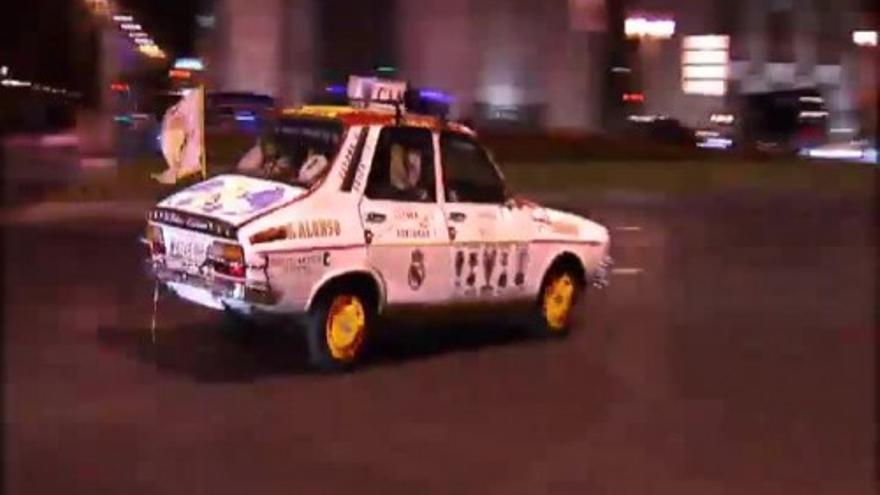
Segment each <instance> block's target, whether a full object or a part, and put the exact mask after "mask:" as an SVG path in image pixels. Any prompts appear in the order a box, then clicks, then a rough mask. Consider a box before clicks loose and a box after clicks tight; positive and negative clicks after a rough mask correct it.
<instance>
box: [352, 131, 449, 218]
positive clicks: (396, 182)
mask: <svg viewBox="0 0 880 495" xmlns="http://www.w3.org/2000/svg"><path fill="white" fill-rule="evenodd" d="M364 194H365V196H366V197H368V198H370V199H385V200H392V201H413V202H432V201H435V200H436V194H435V178H434V145H433V142H432V140H431V131H429V130H428V129H422V128H415V127H386V128H384V129H382V132H381V133H379V141H378V143H377V144H376V153H375V154H374V156H373V164H372V166H371V167H370V176H369V177H368V178H367V189H366V191H365V192H364Z"/></svg>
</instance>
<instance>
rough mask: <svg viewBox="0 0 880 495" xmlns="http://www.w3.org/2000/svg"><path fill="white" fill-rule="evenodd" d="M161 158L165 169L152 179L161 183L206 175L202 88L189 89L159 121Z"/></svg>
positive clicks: (203, 96)
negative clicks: (196, 175) (160, 123)
mask: <svg viewBox="0 0 880 495" xmlns="http://www.w3.org/2000/svg"><path fill="white" fill-rule="evenodd" d="M161 142H162V155H164V156H165V162H166V163H167V164H168V168H167V169H166V170H165V171H164V172H162V173H158V174H152V176H151V177H152V178H153V179H155V180H156V181H158V182H160V183H162V184H174V183H176V182H177V181H178V180H180V179H183V178H185V177H189V176H191V175H193V174H197V173H199V172H201V174H202V178H205V177H206V176H207V166H206V163H205V87H204V86H199V87H197V88H194V89H191V90H189V91H188V92H187V93H186V94H185V95H184V96H183V98H181V99H180V101H179V102H177V104H175V105H174V106H172V107H171V108H169V109H168V111H167V112H165V117H164V118H163V119H162V135H161Z"/></svg>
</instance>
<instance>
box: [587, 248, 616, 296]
mask: <svg viewBox="0 0 880 495" xmlns="http://www.w3.org/2000/svg"><path fill="white" fill-rule="evenodd" d="M612 266H614V260H613V259H611V256H608V255H605V256H604V257H603V258H602V261H600V262H599V266H597V267H596V269H595V270H593V276H592V277H590V284H591V285H592V286H593V287H595V288H597V289H604V288H606V287H608V285H609V284H610V283H611V281H610V278H611V267H612Z"/></svg>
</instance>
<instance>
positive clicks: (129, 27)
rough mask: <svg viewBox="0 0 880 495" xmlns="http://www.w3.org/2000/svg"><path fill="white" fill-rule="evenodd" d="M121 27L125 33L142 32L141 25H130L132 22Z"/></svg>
mask: <svg viewBox="0 0 880 495" xmlns="http://www.w3.org/2000/svg"><path fill="white" fill-rule="evenodd" d="M119 27H120V28H122V29H123V30H124V31H140V30H141V25H140V24H134V23H130V22H126V23H124V24H120V25H119Z"/></svg>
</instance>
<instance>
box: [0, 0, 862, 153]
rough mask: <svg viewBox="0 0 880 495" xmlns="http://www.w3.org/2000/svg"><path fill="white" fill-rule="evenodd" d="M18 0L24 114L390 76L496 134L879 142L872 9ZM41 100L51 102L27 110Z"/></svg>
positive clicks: (518, 1)
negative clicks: (672, 129) (633, 129)
mask: <svg viewBox="0 0 880 495" xmlns="http://www.w3.org/2000/svg"><path fill="white" fill-rule="evenodd" d="M18 1H19V2H20V3H21V8H19V9H18V10H17V12H18V13H17V17H14V16H6V18H5V19H4V21H3V22H4V23H5V24H4V25H5V26H6V28H7V29H5V30H0V31H2V33H5V34H2V36H4V37H6V38H11V39H8V40H6V41H8V42H10V43H8V44H9V45H10V46H11V47H16V46H18V47H21V46H26V47H28V50H20V49H15V50H13V49H10V50H6V51H5V52H4V51H0V58H2V60H0V66H3V67H6V69H5V70H6V71H7V73H5V74H4V75H3V78H4V80H5V81H7V82H9V81H12V82H9V84H13V83H14V82H15V81H18V82H21V81H29V82H33V83H34V85H33V86H30V87H28V88H26V89H22V88H19V87H11V86H9V85H7V84H6V83H4V86H3V87H2V88H0V90H2V91H0V92H2V97H3V98H4V101H10V102H13V103H15V105H12V104H10V105H6V108H7V109H10V108H13V106H14V107H15V108H16V110H15V112H14V113H15V114H16V118H17V119H19V120H22V119H25V120H27V119H30V120H35V121H36V120H40V119H42V120H46V119H47V117H40V115H44V114H51V113H53V112H55V113H58V112H57V111H56V110H53V108H55V107H54V106H53V105H48V104H43V103H45V102H47V101H49V98H50V97H49V96H48V95H52V98H55V100H57V101H60V102H61V103H60V105H61V106H62V108H69V107H71V106H72V105H74V104H75V105H76V106H77V107H78V108H79V109H80V110H79V116H78V117H77V118H76V120H77V121H78V122H79V121H83V120H88V119H89V118H91V117H90V115H92V114H94V115H98V116H99V117H96V118H98V120H101V119H103V121H106V120H107V118H105V117H106V116H107V115H111V116H116V117H120V116H121V117H120V118H123V119H124V118H128V117H126V115H128V116H129V117H130V116H131V115H140V114H143V113H144V112H148V113H149V112H151V113H153V114H154V115H161V109H162V108H163V104H165V103H167V101H171V100H169V99H168V98H166V99H165V100H162V99H161V98H153V97H151V98H147V97H146V96H147V95H154V96H155V95H157V94H160V93H164V94H165V95H166V96H173V93H174V90H175V88H179V87H180V86H186V85H187V84H190V85H191V84H195V82H196V81H198V80H204V81H206V82H207V83H208V86H209V91H213V92H227V93H231V94H233V95H238V94H240V93H242V92H244V93H256V94H259V95H266V96H270V97H272V98H274V100H273V101H275V102H278V103H279V104H280V105H295V104H300V103H303V102H306V101H309V100H311V99H313V98H315V97H316V95H319V94H321V93H322V92H325V91H326V89H327V88H328V87H332V86H334V85H338V84H340V83H344V82H345V81H346V78H347V77H348V75H350V74H362V75H366V74H378V75H385V76H388V77H394V78H402V79H406V80H408V81H409V82H410V83H411V84H413V85H415V86H419V87H423V88H430V89H434V90H436V92H437V93H438V94H442V95H444V97H446V98H451V99H452V114H453V116H454V117H456V118H460V119H467V120H469V121H471V122H473V123H475V124H477V125H478V126H481V127H485V128H492V127H500V128H505V127H516V128H530V129H567V130H574V131H579V132H580V131H585V132H597V131H602V132H606V131H611V132H614V131H617V130H620V129H622V128H625V127H626V126H627V125H629V124H631V123H633V122H641V123H645V122H651V121H652V120H656V119H661V118H666V119H667V120H675V121H677V122H679V123H680V124H682V125H683V126H684V127H686V128H697V129H699V128H704V127H711V126H715V127H718V126H726V128H727V129H729V130H730V132H734V133H736V134H738V135H741V136H745V137H746V138H747V139H752V140H761V139H764V140H767V139H769V140H773V139H776V137H775V136H782V135H792V134H798V133H801V134H804V135H805V136H807V137H809V135H810V134H811V133H812V134H813V135H820V137H819V138H825V137H827V136H829V135H840V136H842V137H843V136H850V135H852V136H855V135H858V134H860V133H861V134H863V135H874V134H875V133H876V116H877V78H876V77H877V47H876V44H877V20H878V17H877V13H878V7H877V6H876V5H875V2H873V1H869V0H742V1H739V2H731V1H729V0H371V1H368V2H365V1H356V0H177V1H175V2H155V1H151V0H73V1H68V0H41V1H40V2H26V1H25V0H18ZM120 15H121V16H123V17H125V16H128V17H131V18H132V19H131V22H128V21H126V20H125V19H117V18H116V17H119V16H120ZM129 24H133V25H136V26H137V27H138V28H140V29H139V30H134V29H129V28H126V27H125V26H126V25H129ZM25 25H26V26H32V28H26V29H25V28H23V27H22V26H25ZM10 33H11V34H10ZM135 35H138V36H142V38H136V37H135ZM146 41H149V42H150V43H152V44H153V45H150V46H153V47H154V48H155V50H152V51H150V50H143V48H145V47H144V46H142V43H144V42H146ZM156 50H158V51H156ZM181 57H190V58H194V59H195V61H196V62H197V63H198V67H197V68H193V67H195V66H194V65H187V66H186V67H188V68H182V67H180V66H176V62H177V61H178V59H179V58H181ZM16 84H17V83H16ZM41 85H45V86H47V87H50V88H56V89H63V90H65V91H67V92H68V93H52V92H51V91H42V93H41V92H40V91H35V88H37V87H42V86H41ZM13 91H15V93H13ZM25 92H26V93H27V94H28V95H29V96H28V98H31V97H34V98H36V101H37V104H35V106H34V105H30V106H28V107H27V109H26V110H24V106H23V104H21V103H20V102H21V101H24V99H26V98H24V97H23V96H22V95H23V94H24V93H25ZM44 93H45V94H44ZM65 98H66V99H65ZM31 99H33V98H31ZM55 100H53V101H55ZM40 102H43V103H40ZM73 102H75V103H73ZM55 106H57V105H55ZM83 109H85V110H86V111H82V110H83ZM89 112H92V113H89ZM61 113H62V114H64V115H65V117H64V118H54V120H57V121H61V122H68V121H70V120H71V119H70V118H69V115H68V114H69V112H66V113H65V112H61ZM50 120H53V119H50ZM4 121H9V119H7V118H5V117H4ZM96 125H97V124H96ZM93 134H95V135H106V134H107V133H102V132H98V133H93ZM819 138H816V139H819Z"/></svg>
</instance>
